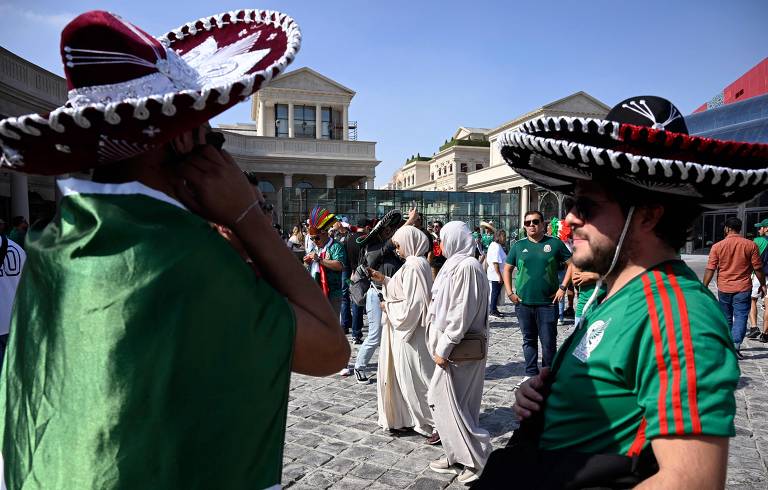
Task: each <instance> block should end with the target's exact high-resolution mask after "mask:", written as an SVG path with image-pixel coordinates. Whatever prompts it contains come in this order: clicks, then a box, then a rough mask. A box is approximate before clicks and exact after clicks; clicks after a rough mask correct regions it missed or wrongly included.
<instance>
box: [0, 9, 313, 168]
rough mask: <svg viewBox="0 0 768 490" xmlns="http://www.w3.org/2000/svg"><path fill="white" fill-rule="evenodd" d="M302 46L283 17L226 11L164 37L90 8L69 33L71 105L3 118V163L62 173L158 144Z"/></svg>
mask: <svg viewBox="0 0 768 490" xmlns="http://www.w3.org/2000/svg"><path fill="white" fill-rule="evenodd" d="M300 44H301V33H300V31H299V27H298V25H297V24H296V23H295V22H294V21H293V19H291V18H290V17H288V16H286V15H284V14H281V13H278V12H271V11H261V10H237V11H232V12H225V13H222V14H218V15H214V16H211V17H205V18H203V19H200V20H197V21H194V22H190V23H188V24H186V25H184V26H181V27H180V28H178V29H175V30H173V31H171V32H169V33H167V34H165V35H164V36H161V37H159V38H157V39H155V38H153V37H152V36H150V35H149V34H147V33H145V32H144V31H142V30H141V29H139V28H138V27H136V26H135V25H133V24H131V23H130V22H127V21H125V20H123V19H122V18H120V17H119V16H117V15H115V14H112V13H109V12H103V11H92V12H86V13H84V14H82V15H80V16H78V17H77V18H75V19H74V20H73V21H72V22H70V23H69V24H68V25H67V26H66V27H65V28H64V31H63V32H62V35H61V55H62V59H63V61H64V65H65V69H64V71H65V74H66V79H67V86H68V88H69V89H70V90H69V97H68V99H69V100H68V102H67V104H66V105H65V106H64V107H60V108H58V109H56V110H54V111H53V112H51V113H50V114H42V115H39V114H30V115H26V116H21V117H12V118H8V119H4V120H2V121H0V149H2V154H3V155H2V160H0V163H1V164H2V165H3V166H9V167H12V168H15V169H18V170H20V171H23V172H26V173H37V174H60V173H66V172H71V171H77V170H82V169H84V168H88V167H93V166H96V165H99V164H103V163H111V162H115V161H120V160H124V159H126V158H130V157H132V156H135V155H138V154H140V153H143V152H145V151H148V150H150V149H152V148H157V147H159V146H161V145H163V144H164V143H166V142H168V141H169V140H171V139H172V138H173V137H175V136H177V135H179V134H181V133H183V132H184V131H187V130H190V129H193V128H196V127H198V126H200V125H201V124H203V123H204V122H205V121H207V120H209V119H211V118H212V117H214V116H216V115H217V114H219V113H221V112H223V111H225V110H227V109H228V108H230V107H231V106H233V105H234V104H236V103H238V102H240V101H243V100H245V99H246V98H247V97H248V96H250V95H251V94H252V93H254V92H255V91H257V90H258V89H259V88H260V87H261V86H263V85H264V84H266V83H268V82H269V81H270V80H271V79H272V78H273V77H274V76H276V75H278V74H279V73H280V72H282V71H283V70H284V69H285V67H286V66H287V65H288V64H289V63H290V62H291V61H292V60H293V58H294V56H295V55H296V52H297V51H298V50H299V46H300Z"/></svg>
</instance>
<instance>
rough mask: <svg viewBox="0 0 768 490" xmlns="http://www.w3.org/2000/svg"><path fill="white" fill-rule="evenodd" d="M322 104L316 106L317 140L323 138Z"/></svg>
mask: <svg viewBox="0 0 768 490" xmlns="http://www.w3.org/2000/svg"><path fill="white" fill-rule="evenodd" d="M322 109H323V108H322V107H321V106H320V104H315V138H316V139H320V138H322V137H323V128H322V124H323V113H322Z"/></svg>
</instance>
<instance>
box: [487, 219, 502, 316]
mask: <svg viewBox="0 0 768 490" xmlns="http://www.w3.org/2000/svg"><path fill="white" fill-rule="evenodd" d="M506 243H507V232H506V231H504V230H497V231H496V233H494V236H493V241H492V242H491V244H490V245H488V251H487V252H486V259H485V263H486V266H487V269H486V271H487V272H486V273H487V275H488V282H489V283H490V286H491V296H490V298H489V300H488V310H489V314H490V316H491V317H493V318H501V317H502V316H503V315H502V314H501V312H500V311H499V309H498V301H499V294H500V293H501V289H502V287H503V285H504V283H503V282H502V279H501V267H504V263H505V262H506V261H507V253H506V252H505V251H504V244H506Z"/></svg>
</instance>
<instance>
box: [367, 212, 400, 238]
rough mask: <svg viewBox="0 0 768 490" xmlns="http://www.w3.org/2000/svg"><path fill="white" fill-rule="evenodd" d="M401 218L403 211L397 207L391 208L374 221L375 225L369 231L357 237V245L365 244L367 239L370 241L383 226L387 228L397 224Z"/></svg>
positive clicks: (377, 234)
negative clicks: (376, 221)
mask: <svg viewBox="0 0 768 490" xmlns="http://www.w3.org/2000/svg"><path fill="white" fill-rule="evenodd" d="M402 220H403V213H402V212H401V211H400V210H399V209H393V210H391V211H389V212H388V213H387V214H385V215H384V216H382V217H381V219H380V220H379V221H378V223H376V226H374V227H373V228H372V229H371V232H370V233H368V234H367V235H365V236H361V237H359V238H358V239H357V243H358V245H365V244H367V243H368V242H369V241H371V240H372V239H373V238H375V237H377V236H379V233H380V232H381V230H383V229H384V228H388V227H391V226H395V225H398V224H400V223H401V222H402Z"/></svg>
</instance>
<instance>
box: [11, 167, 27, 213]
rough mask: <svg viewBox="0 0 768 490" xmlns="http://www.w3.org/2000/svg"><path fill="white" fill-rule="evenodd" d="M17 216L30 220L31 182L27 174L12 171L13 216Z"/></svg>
mask: <svg viewBox="0 0 768 490" xmlns="http://www.w3.org/2000/svg"><path fill="white" fill-rule="evenodd" d="M16 216H24V218H26V220H27V221H29V183H28V181H27V176H26V174H20V173H18V172H11V218H14V217H16Z"/></svg>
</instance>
